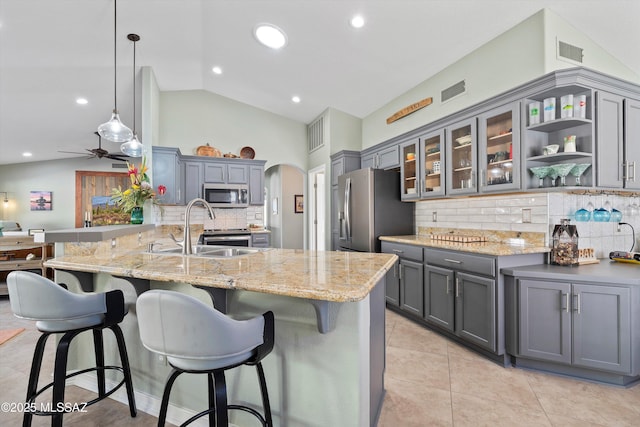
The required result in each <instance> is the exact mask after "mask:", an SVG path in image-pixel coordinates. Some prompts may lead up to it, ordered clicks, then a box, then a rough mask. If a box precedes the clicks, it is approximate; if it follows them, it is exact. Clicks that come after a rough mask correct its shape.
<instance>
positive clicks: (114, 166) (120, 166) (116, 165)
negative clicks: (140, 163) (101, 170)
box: [111, 162, 127, 169]
mask: <svg viewBox="0 0 640 427" xmlns="http://www.w3.org/2000/svg"><path fill="white" fill-rule="evenodd" d="M126 168H127V164H126V163H124V162H123V163H111V169H126Z"/></svg>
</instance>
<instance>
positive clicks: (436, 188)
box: [420, 130, 445, 198]
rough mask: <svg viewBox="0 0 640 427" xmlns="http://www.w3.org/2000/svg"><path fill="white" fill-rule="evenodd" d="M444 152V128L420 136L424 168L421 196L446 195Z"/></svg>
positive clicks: (422, 167)
mask: <svg viewBox="0 0 640 427" xmlns="http://www.w3.org/2000/svg"><path fill="white" fill-rule="evenodd" d="M444 153H445V140H444V130H439V131H436V132H432V133H429V134H426V135H423V136H422V137H420V154H421V158H420V159H421V160H420V166H421V169H422V180H421V186H420V187H421V190H420V193H421V194H420V196H421V197H422V198H427V197H435V196H444V190H445V188H444V176H445V172H444V171H445V155H444Z"/></svg>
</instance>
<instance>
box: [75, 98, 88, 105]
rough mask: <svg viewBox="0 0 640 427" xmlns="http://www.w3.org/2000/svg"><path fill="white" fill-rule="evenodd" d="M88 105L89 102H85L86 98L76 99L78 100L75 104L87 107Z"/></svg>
mask: <svg viewBox="0 0 640 427" xmlns="http://www.w3.org/2000/svg"><path fill="white" fill-rule="evenodd" d="M88 103H89V101H87V98H78V99H76V104H79V105H87V104H88Z"/></svg>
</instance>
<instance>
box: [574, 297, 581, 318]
mask: <svg viewBox="0 0 640 427" xmlns="http://www.w3.org/2000/svg"><path fill="white" fill-rule="evenodd" d="M573 296H574V298H575V300H576V306H575V308H574V309H573V311H577V312H578V314H580V293H577V294H574V295H573Z"/></svg>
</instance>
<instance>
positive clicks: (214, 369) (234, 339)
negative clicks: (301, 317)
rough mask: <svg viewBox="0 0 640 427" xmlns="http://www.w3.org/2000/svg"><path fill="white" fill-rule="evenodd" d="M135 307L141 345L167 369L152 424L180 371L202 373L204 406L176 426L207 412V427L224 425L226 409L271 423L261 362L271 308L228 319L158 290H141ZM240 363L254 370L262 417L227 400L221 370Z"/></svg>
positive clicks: (163, 412)
mask: <svg viewBox="0 0 640 427" xmlns="http://www.w3.org/2000/svg"><path fill="white" fill-rule="evenodd" d="M136 311H137V314H138V322H139V326H140V339H141V340H142V344H143V345H144V346H145V347H146V348H147V349H149V350H150V351H153V352H155V353H159V354H163V355H165V356H166V357H167V361H168V362H169V364H170V365H171V367H172V368H173V369H172V371H171V373H170V374H169V377H168V378H167V383H166V385H165V389H164V393H163V395H162V405H161V408H160V416H159V419H158V426H164V423H165V419H166V416H167V407H168V405H169V395H170V393H171V387H172V385H173V383H174V381H175V380H176V378H177V377H178V376H179V375H180V374H182V373H184V372H187V373H197V374H207V383H208V392H209V408H208V409H207V410H204V411H202V412H200V413H198V414H196V415H194V416H193V417H191V418H189V419H188V420H187V421H185V422H184V423H183V424H182V426H185V425H187V424H189V423H191V422H193V421H195V420H196V419H198V418H200V417H202V416H204V415H207V414H208V415H209V425H210V426H218V427H221V426H227V425H228V410H229V409H239V410H242V411H245V412H248V413H250V414H253V415H254V416H255V417H256V418H258V420H260V422H261V423H262V425H263V426H272V425H273V421H272V419H271V408H270V406H269V394H268V392H267V384H266V381H265V377H264V371H263V369H262V363H261V360H262V359H263V358H264V357H265V356H266V355H268V354H269V353H270V352H271V350H272V349H273V344H274V319H273V313H272V312H271V311H268V312H266V313H264V314H263V315H262V316H258V317H254V318H252V319H249V320H234V319H231V318H230V317H227V316H226V315H224V314H222V313H221V312H219V311H217V310H216V309H214V308H213V307H210V306H208V305H206V304H204V303H203V302H201V301H199V300H198V299H196V298H194V297H192V296H189V295H186V294H182V293H179V292H172V291H164V290H152V291H147V292H145V293H143V294H142V295H141V296H140V297H139V298H138V302H137V304H136ZM240 365H253V366H255V367H256V369H257V371H258V380H259V382H260V391H261V395H262V405H263V407H264V416H263V415H262V414H260V413H259V412H258V411H256V410H255V409H254V408H251V407H248V406H243V405H228V404H227V391H226V380H225V371H226V370H228V369H231V368H235V367H237V366H240Z"/></svg>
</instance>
